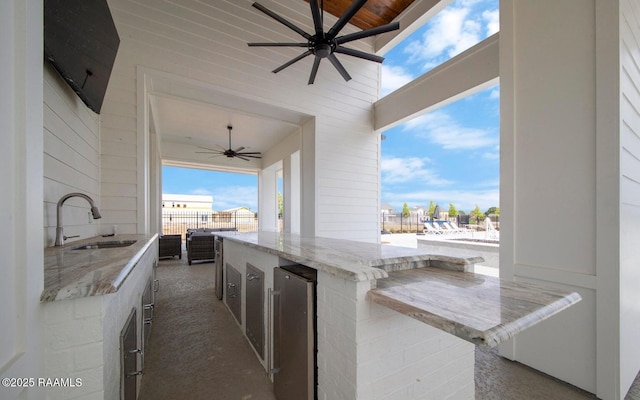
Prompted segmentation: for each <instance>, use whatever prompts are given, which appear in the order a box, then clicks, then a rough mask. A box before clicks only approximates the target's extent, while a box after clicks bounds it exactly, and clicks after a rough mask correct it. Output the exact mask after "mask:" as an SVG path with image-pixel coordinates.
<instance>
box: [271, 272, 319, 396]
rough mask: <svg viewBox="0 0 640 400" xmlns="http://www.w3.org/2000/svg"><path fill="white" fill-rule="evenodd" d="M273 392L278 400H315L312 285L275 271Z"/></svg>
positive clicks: (296, 277)
mask: <svg viewBox="0 0 640 400" xmlns="http://www.w3.org/2000/svg"><path fill="white" fill-rule="evenodd" d="M274 290H275V291H276V293H278V295H277V296H276V298H275V304H274V372H275V374H274V378H273V379H274V382H273V386H274V392H275V395H276V398H277V399H278V400H307V399H310V400H312V399H313V398H314V386H315V379H314V373H315V371H314V370H315V365H314V364H315V363H314V332H313V329H314V328H313V319H314V318H315V315H313V301H314V291H313V282H311V281H309V280H307V279H304V278H302V277H300V276H298V275H295V274H292V273H291V272H288V271H286V270H283V269H281V268H276V269H274Z"/></svg>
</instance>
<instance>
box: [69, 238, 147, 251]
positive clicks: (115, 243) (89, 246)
mask: <svg viewBox="0 0 640 400" xmlns="http://www.w3.org/2000/svg"><path fill="white" fill-rule="evenodd" d="M135 242H137V240H111V241H108V242H92V243H86V244H83V245H82V246H78V247H74V248H73V249H72V250H96V249H113V248H117V247H128V246H131V245H132V244H134V243H135Z"/></svg>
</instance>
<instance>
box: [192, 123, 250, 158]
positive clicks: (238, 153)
mask: <svg viewBox="0 0 640 400" xmlns="http://www.w3.org/2000/svg"><path fill="white" fill-rule="evenodd" d="M232 129H233V126H231V125H227V130H228V131H229V148H227V149H225V148H224V147H222V146H220V145H218V147H220V150H218V149H210V148H208V147H200V146H198V148H199V149H203V150H206V151H196V153H201V154H213V157H218V156H225V157H227V158H236V157H237V158H239V159H241V160H245V161H249V159H250V158H262V156H261V154H260V152H259V151H242V150H244V149H245V148H244V147H243V146H240V147H238V148H236V149H235V150H234V149H233V148H232V147H231V130H232Z"/></svg>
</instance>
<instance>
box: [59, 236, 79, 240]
mask: <svg viewBox="0 0 640 400" xmlns="http://www.w3.org/2000/svg"><path fill="white" fill-rule="evenodd" d="M77 237H80V235H74V236H63V238H64V240H67V239H71V238H77Z"/></svg>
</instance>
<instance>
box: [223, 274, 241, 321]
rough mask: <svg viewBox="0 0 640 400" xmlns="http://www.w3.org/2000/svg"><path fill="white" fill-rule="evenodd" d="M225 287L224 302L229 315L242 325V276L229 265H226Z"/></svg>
mask: <svg viewBox="0 0 640 400" xmlns="http://www.w3.org/2000/svg"><path fill="white" fill-rule="evenodd" d="M225 272H226V275H227V287H226V291H225V300H226V303H227V307H229V310H231V314H233V316H234V317H235V318H236V321H238V323H239V324H242V275H240V272H238V270H237V269H235V268H234V267H233V266H232V265H231V264H229V263H227V264H226V271H225Z"/></svg>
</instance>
